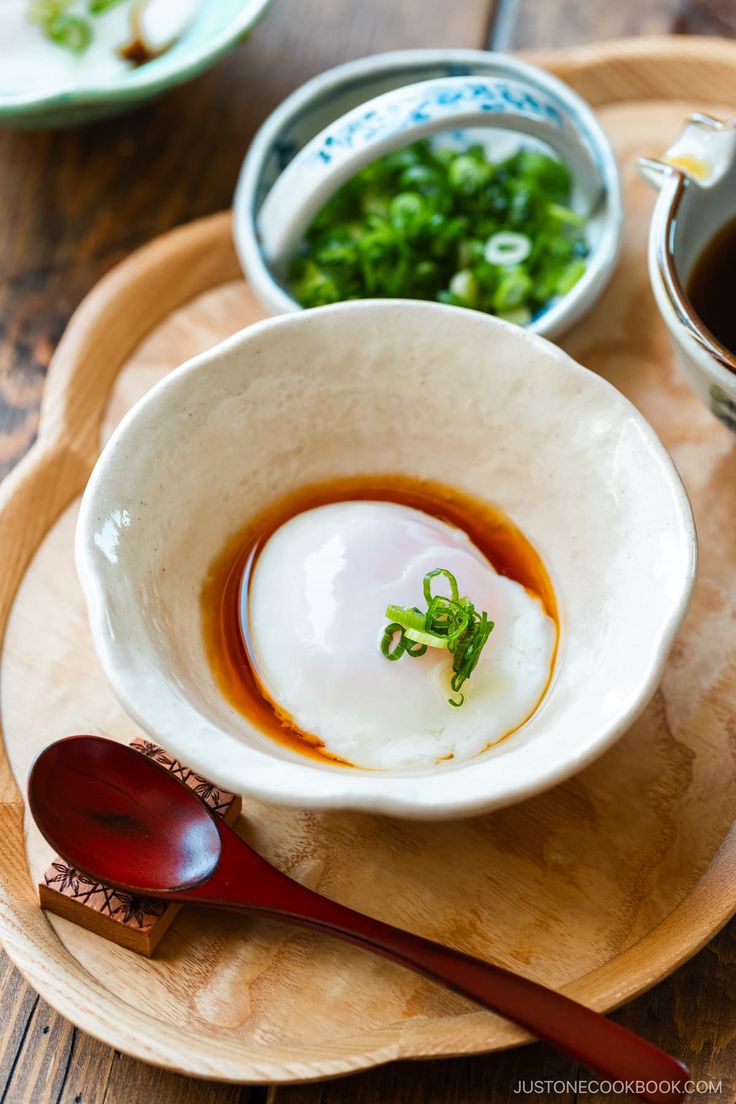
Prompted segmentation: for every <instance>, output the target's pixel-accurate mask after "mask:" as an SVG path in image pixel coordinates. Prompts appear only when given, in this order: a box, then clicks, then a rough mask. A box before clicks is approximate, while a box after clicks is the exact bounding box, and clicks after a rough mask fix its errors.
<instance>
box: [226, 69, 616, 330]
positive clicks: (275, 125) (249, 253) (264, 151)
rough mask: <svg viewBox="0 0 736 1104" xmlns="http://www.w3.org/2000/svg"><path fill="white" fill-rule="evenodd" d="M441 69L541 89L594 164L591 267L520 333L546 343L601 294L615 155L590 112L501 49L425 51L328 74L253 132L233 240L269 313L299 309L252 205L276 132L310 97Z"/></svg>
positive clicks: (612, 220) (610, 258) (612, 245)
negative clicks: (486, 72)
mask: <svg viewBox="0 0 736 1104" xmlns="http://www.w3.org/2000/svg"><path fill="white" fill-rule="evenodd" d="M448 65H449V66H454V65H460V66H475V67H476V68H477V67H483V68H488V67H489V66H491V65H493V66H495V67H497V68H498V69H499V70H502V71H501V72H498V73H496V75H497V76H503V75H507V76H509V77H515V78H517V79H522V80H524V79H525V80H526V81H528V82H530V83H531V84H532V85H536V86H541V87H542V88H544V89H545V91H546V92H547V93H548V94H550V95H552V96H554V97H556V98H557V99H558V100H560V101H562V103H563V104H564V106H565V108H566V110H567V111H568V112H569V113H570V114H571V115H572V117H573V119H574V120H575V121H576V122H577V123H578V124H579V125H580V127H581V130H583V131H584V132H585V134H586V136H587V139H588V141H589V142H590V144H591V146H592V147H593V149H594V150H595V154H596V159H597V161H598V163H599V169H600V176H601V185H602V190H603V194H604V195H605V197H606V217H605V223H604V226H603V230H602V233H601V238H600V241H599V243H598V245H597V247H596V249H595V253H594V255H593V258H592V262H591V263H590V264H589V265H588V266H587V268H586V271H585V273H584V274H583V276H582V277H581V279H580V280H579V281H578V282H577V284H575V286H574V287H573V288H572V289H571V290H570V291H569V292H568V293H567V294H566V295H563V296H562V298H561V299H560V300H559V301H558V302H557V303H555V304H554V306H552V307H550V308H549V309H548V310H545V311H544V313H543V314H542V315H540V317H539V318H538V319H537V320H536V321H534V322H532V323H531V324H530V325H528V326H525V327H524V329H525V330H526V332H527V333H532V334H540V335H542V336H545V337H557V336H559V335H560V334H561V333H563V332H564V331H565V330H567V329H568V328H569V327H570V326H572V325H573V323H574V322H576V321H577V320H578V319H579V318H580V317H581V316H582V315H583V314H584V313H586V311H587V310H588V309H589V308H590V307H592V306H593V304H594V303H595V302H596V300H597V299H598V297H599V296H600V295H601V294H602V293H603V291H604V289H605V287H606V285H607V283H608V281H609V279H610V277H611V275H612V273H613V270H614V267H615V265H616V261H617V260H618V256H619V251H620V248H621V227H622V223H623V197H622V186H621V175H620V172H619V168H618V162H617V161H616V156H615V154H614V152H613V149H612V147H611V144H610V142H609V140H608V137H607V135H606V133H605V131H604V130H603V127H602V126H601V124H600V123H599V122H598V119H597V117H596V115H595V112H594V111H593V109H592V107H590V105H589V104H588V103H587V102H586V101H585V100H584V99H583V98H582V96H580V95H579V94H578V93H577V92H576V91H575V90H574V89H573V88H571V87H570V86H569V85H567V84H565V82H564V81H562V80H560V79H559V78H558V77H556V76H554V75H553V74H552V73H549V72H548V71H547V70H546V69H542V68H541V67H540V66H538V65H534V64H532V63H531V62H528V61H523V60H521V59H520V58H517V57H515V56H513V55H511V54H508V53H504V52H503V51H491V50H476V49H469V48H464V47H453V48H451V49H447V50H443V49H438V48H435V47H430V48H420V49H409V50H394V51H389V52H386V53H381V54H371V55H368V56H367V57H362V58H356V59H354V60H352V61H347V62H343V63H342V64H341V65H336V66H334V67H332V68H330V69H327V70H325V71H324V72H322V73H319V74H317V75H316V76H314V77H312V78H311V79H310V80H308V81H306V82H305V83H304V84H302V85H300V86H299V87H298V88H297V89H296V90H295V91H294V92H292V93H291V94H290V95H289V96H287V97H286V99H285V100H283V101H282V102H281V103H280V104H279V105H278V107H276V108H275V110H274V111H273V112H271V114H270V115H269V116H268V117H267V118H266V119H265V120H264V122H263V123H262V124H261V126H260V127H259V128H258V130H257V131H256V133H255V135H254V136H253V139H252V141H251V143H250V145H249V147H248V151H247V153H246V155H245V158H244V160H243V164H242V167H241V170H240V174H239V176H238V182H237V185H236V188H235V195H234V199H233V237H234V239H235V246H236V251H237V253H238V257H239V259H240V263H241V266H242V268H243V271H244V272H245V275H246V277H247V278H248V280H249V281H250V282H251V283H252V284H253V286H254V289H255V290H256V292H257V293H258V295H259V296H260V297H261V298H262V300H263V302H264V303H266V305H267V306H268V308H269V309H270V310H273V311H276V312H278V313H285V312H287V311H301V310H302V307H301V306H300V305H299V304H298V303H297V302H296V300H295V299H293V298H292V297H291V296H290V295H289V294H288V292H287V291H286V290H285V289H284V288H283V287H282V285H281V284H280V283H279V281H278V280H277V279H276V278H275V277H274V276H273V275H272V273H271V271H270V269H269V267H268V265H267V264H266V262H265V260H264V258H263V254H262V251H261V248H260V244H259V238H258V231H257V227H256V221H255V205H256V200H257V197H258V189H259V185H260V177H261V173H262V168H263V164H264V162H265V160H266V157H267V156H268V154H269V151H270V149H271V146H272V144H273V141H274V139H275V138H276V137H277V136H278V134H279V132H280V131H281V130H282V128H283V127H284V126H285V125H286V123H287V122H288V120H290V119H293V118H295V117H298V115H299V114H300V113H301V112H302V111H303V110H304V109H305V108H306V107H308V106H309V104H310V103H311V102H312V100H313V99H315V98H316V97H317V96H319V97H324V95H325V93H326V92H327V91H330V90H334V89H336V88H338V87H343V86H346V85H349V84H351V83H355V82H356V80H361V81H363V80H365V79H367V78H370V77H380V76H382V75H386V74H388V73H391V72H393V71H397V70H399V71H401V70H405V71H406V72H407V75H408V74H409V73H411V72H412V71H414V70H417V69H420V68H422V67H428V66H432V67H436V66H440V67H442V66H448ZM415 79H416V80H419V79H422V78H421V77H416V78H410V79H407V83H413V82H414V80H415ZM427 301H430V300H427Z"/></svg>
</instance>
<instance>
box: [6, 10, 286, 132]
mask: <svg viewBox="0 0 736 1104" xmlns="http://www.w3.org/2000/svg"><path fill="white" fill-rule="evenodd" d="M0 3H2V0H0ZM269 3H270V0H216V2H212V0H208V2H207V3H202V4H201V5H200V8H199V13H198V15H197V16H196V18H195V20H194V22H193V23H192V25H191V26H190V27H189V29H188V30H187V31H186V33H185V34H184V35H182V37H181V38H180V39H179V41H178V42H176V43H175V44H174V45H173V46H172V47H171V49H169V50H167V51H166V52H165V53H164V54H162V55H161V56H160V57H157V58H154V59H153V60H152V61H149V62H147V63H146V64H145V65H141V66H140V67H138V68H136V69H131V70H129V71H128V72H126V73H122V74H120V75H116V76H114V77H110V78H108V79H106V80H104V81H97V82H94V83H90V84H89V85H84V84H82V83H79V82H78V83H76V84H75V86H74V87H62V86H60V87H58V88H53V87H52V88H49V87H47V86H46V87H43V88H42V89H38V88H36V89H28V88H8V87H5V86H4V84H3V67H2V44H1V43H0V126H14V127H50V126H70V125H75V124H79V123H87V122H92V121H94V120H95V119H101V118H104V117H105V116H107V115H115V114H119V113H120V112H122V111H127V110H128V109H130V108H134V107H138V105H139V104H141V103H143V102H144V101H145V100H148V99H151V98H152V97H153V96H157V95H159V94H160V93H162V92H165V91H166V90H167V89H168V88H172V87H174V85H177V84H181V83H183V82H184V81H187V80H190V79H191V78H192V77H196V76H197V75H198V74H199V73H201V72H203V71H204V70H205V69H208V68H209V67H210V66H211V65H214V63H215V62H216V61H217V60H218V59H219V58H220V57H222V55H223V54H224V53H226V52H227V50H229V49H230V48H231V47H233V46H235V45H237V43H238V42H240V41H242V39H243V37H244V36H245V35H246V34H247V33H248V32H249V31H250V30H251V28H252V27H253V26H254V24H255V23H257V21H258V20H259V18H260V17H261V15H262V14H263V13H264V12H265V10H266V8H267V7H268V5H269Z"/></svg>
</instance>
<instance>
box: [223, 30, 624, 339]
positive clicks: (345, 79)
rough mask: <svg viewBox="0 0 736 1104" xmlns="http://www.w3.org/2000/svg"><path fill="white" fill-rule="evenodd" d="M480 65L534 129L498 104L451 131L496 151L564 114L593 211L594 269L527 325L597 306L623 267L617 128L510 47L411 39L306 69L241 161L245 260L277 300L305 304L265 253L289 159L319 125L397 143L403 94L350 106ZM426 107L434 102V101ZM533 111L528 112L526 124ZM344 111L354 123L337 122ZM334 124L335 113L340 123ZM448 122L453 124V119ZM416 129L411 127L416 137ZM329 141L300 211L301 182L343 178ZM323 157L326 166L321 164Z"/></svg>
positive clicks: (573, 160) (282, 307)
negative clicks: (441, 46)
mask: <svg viewBox="0 0 736 1104" xmlns="http://www.w3.org/2000/svg"><path fill="white" fill-rule="evenodd" d="M473 76H478V77H481V78H483V79H484V80H486V79H487V80H489V81H491V82H492V84H493V85H494V86H496V87H503V86H507V87H506V91H507V92H508V95H509V111H510V112H513V114H514V115H515V116H517V117H518V119H519V130H520V131H526V133H518V132H515V131H511V130H507V129H499V126H503V125H504V124H508V123H509V119H508V118H507V119H506V120H502V119H501V115H500V114H499V113H497V112H490V113H489V115H488V116H487V117H488V119H489V121H488V125H487V126H486V127H485V128H483V129H479V128H477V129H476V128H473V129H469V130H464V131H463V132H462V133H454V132H453V140H454V141H456V142H462V141H463V140H464V138H463V135H464V136H465V139H467V141H469V142H480V143H482V144H484V145H485V147H486V149H487V151H488V155H489V156H490V157H491V158H493V159H496V160H498V159H503V158H504V157H507V156H509V155H510V154H511V153H513V152H514V151H515V150H516V149H518V148H519V147H520V146H531V147H533V148H538V147H539V145H540V143H539V142H538V141H537V140H536V139H535V138H534V137H533V135H535V134H541V133H544V132H545V131H544V130H540V129H539V119H538V116H540V115H544V114H545V112H546V113H547V114H548V115H549V117H550V118H554V119H556V122H555V124H554V125H553V126H549V127H547V128H546V129H549V130H550V132H551V133H554V132H555V131H556V132H557V139H556V141H557V142H558V145H559V148H560V149H561V151H563V155H565V158H566V160H568V161H569V163H570V166H571V168H573V170H574V172H573V175H574V178H575V186H574V194H573V206H574V207H575V208H576V209H577V210H579V211H581V212H588V211H591V217H590V219H589V221H588V225H587V231H586V232H587V237H588V244H589V248H590V255H589V258H588V264H587V270H586V272H585V274H584V275H583V277H582V278H581V279H580V280H579V281H578V283H577V284H576V285H575V286H574V287H573V288H572V289H571V291H569V292H568V293H567V295H564V296H562V297H561V298H560V299H558V300H556V301H555V302H553V303H551V304H550V305H549V306H547V307H546V308H545V309H544V310H543V311H541V312H540V313H539V315H538V316H537V317H536V318H534V319H533V320H532V321H531V323H530V324H529V326H528V327H527V329H528V330H530V331H531V332H532V333H539V334H542V335H544V336H545V337H557V336H559V335H560V334H561V333H563V332H564V331H565V330H567V329H569V327H570V326H572V325H573V324H574V323H575V322H576V321H577V320H578V319H580V318H581V317H582V316H583V315H584V314H585V313H586V312H587V311H588V310H590V308H591V307H592V306H593V304H594V303H595V302H596V300H597V299H598V298H599V296H600V295H601V293H602V292H603V290H604V288H605V287H606V285H607V283H608V281H609V279H610V277H611V275H612V273H613V269H614V267H615V263H616V259H617V256H618V247H619V238H620V227H621V219H622V205H621V185H620V181H619V174H618V168H617V165H616V158H615V156H614V153H613V151H612V149H611V146H610V143H609V141H608V138H607V137H606V135H605V134H604V132H603V129H602V128H601V126H600V124H599V123H598V120H597V119H596V117H595V115H594V113H593V111H592V110H591V109H590V108H589V107H588V105H587V104H586V103H585V101H584V100H582V99H581V98H580V96H578V95H577V93H575V92H574V91H573V90H572V89H571V88H569V87H568V86H567V85H566V84H564V83H563V82H562V81H560V80H558V79H557V78H556V77H553V76H551V75H550V74H549V73H546V72H544V70H542V69H539V68H537V67H536V66H534V65H529V64H528V63H526V62H523V61H520V60H519V59H518V58H515V57H511V56H509V55H506V54H497V53H490V52H488V51H485V50H464V49H453V50H401V51H397V52H395V53H387V54H377V55H374V56H372V57H366V58H360V59H358V60H356V61H350V62H347V63H346V64H344V65H339V66H336V67H335V68H334V69H329V70H327V72H325V73H321V74H320V75H319V76H317V77H314V78H313V79H312V80H310V81H307V83H306V84H304V85H302V86H301V87H300V88H298V89H297V90H296V91H295V92H293V93H292V94H291V95H290V96H289V97H287V99H286V100H284V102H283V103H282V104H281V105H280V106H279V107H278V108H277V109H276V110H275V111H274V112H273V114H271V115H270V116H269V117H268V119H267V120H266V121H265V123H264V124H263V126H262V127H261V128H260V130H259V131H258V133H257V134H256V136H255V137H254V139H253V141H252V142H251V144H250V147H249V149H248V153H247V156H246V158H245V161H244V162H243V168H242V171H241V174H240V179H239V181H238V187H237V190H236V193H235V201H234V209H233V215H234V222H233V232H234V236H235V243H236V246H237V249H238V254H239V257H240V260H241V263H242V266H243V270H244V272H245V274H246V276H247V277H248V280H249V281H250V283H251V285H252V287H253V289H254V290H255V292H256V294H257V295H258V297H259V298H260V300H261V301H262V303H263V304H264V306H266V308H267V309H268V310H270V311H273V312H283V311H293V310H300V309H301V308H300V306H299V304H298V303H297V302H296V300H295V299H293V298H292V296H291V295H290V293H289V291H288V288H287V287H285V285H284V283H283V281H281V280H280V279H279V275H278V273H277V272H275V271H272V268H271V267H270V266H269V264H268V263H267V261H266V258H265V256H264V250H263V247H262V244H261V238H260V234H259V217H260V214H261V212H262V210H263V209H264V203H265V201H266V198H267V196H268V195H269V193H270V192H271V189H272V188H273V186H274V184H275V183H276V182H277V180H279V178H280V176H281V174H282V173H283V172H284V170H285V169H287V167H289V166H291V164H292V162H294V161H295V159H298V156H299V155H300V153H301V152H302V151H305V152H306V151H307V147H308V146H309V144H310V143H311V142H312V140H314V139H315V138H316V136H317V135H319V134H320V133H322V135H323V137H324V138H325V139H327V140H329V141H332V142H333V145H332V146H331V147H330V148H331V149H333V150H334V148H335V145H336V144H341V143H342V144H344V136H342V137H341V135H342V132H343V131H344V130H345V129H346V128H347V130H348V131H349V133H350V144H351V146H355V147H358V146H360V147H361V149H362V150H365V149H366V148H367V146H371V147H372V148H375V152H376V156H378V155H379V154H380V153H381V152H382V151H383V150H384V149H385V148H390V147H391V145H392V144H394V143H393V142H392V139H391V134H390V132H391V130H392V129H396V128H399V129H401V130H402V133H403V132H404V130H403V129H402V128H406V125H407V116H406V113H402V111H401V110H398V111H396V110H395V109H396V108H401V100H399V101H398V102H394V101H393V98H390V101H391V102H390V103H387V102H385V100H384V99H382V100H381V101H378V102H379V103H380V104H382V105H383V106H382V107H381V127H376V126H375V125H374V124H375V114H374V112H371V119H370V124H369V125H366V123H365V120H364V119H363V120H361V119H360V118H358V120H357V122H358V126H357V129H356V126H355V125H354V123H355V117H354V115H349V113H350V112H354V110H355V109H356V108H358V107H359V105H364V106H365V105H366V104H367V101H372V100H373V98H374V97H378V96H380V97H384V94H386V93H390V92H394V91H396V90H398V89H404V91H405V93H406V94H407V95H409V89H408V88H407V87H406V86H409V85H414V84H416V82H420V81H435V82H436V81H438V80H441V81H446V80H448V79H449V80H450V81H454V80H457V79H458V78H462V77H466V78H470V81H469V83H470V84H472V77H473ZM521 89H523V90H524V93H523V94H522V92H521V91H520V90H521ZM442 98H443V97H441V96H440V97H439V98H437V97H435V98H434V100H433V105H432V106H431V107H430V108H429V111H430V113H431V114H432V115H433V116H434V115H435V114H436V113H437V111H438V110H439V111H440V113H442V111H443V110H444V109H442V107H441V104H440V103H439V101H440V100H442ZM512 104H513V105H515V106H514V107H513V108H512V106H511V105H512ZM374 106H375V105H374ZM487 106H488V105H487ZM445 107H446V105H445ZM422 110H423V112H424V111H426V110H427V105H426V103H423V108H422ZM524 115H526V116H527V120H526V124H525V123H524V121H523V118H522V116H524ZM346 116H347V119H346ZM358 116H360V112H359V113H358ZM340 119H342V123H345V124H346V126H345V127H343V126H342V125H341V124H339V123H336V120H340ZM350 120H353V121H350ZM535 120H536V122H535ZM435 121H436V120H435ZM331 124H336V125H335V127H332V126H331ZM446 125H447V127H448V128H449V129H450V130H452V129H453V128H452V120H451V119H450V120H447V124H446ZM410 129H412V128H410ZM432 129H433V124H431V123H430V124H428V125H427V127H426V128H425V130H426V132H429V131H430V130H432ZM412 134H414V130H413V129H412ZM412 134H408V133H407V136H406V141H407V142H409V141H410V139H411V137H412ZM552 140H553V139H550V141H552ZM343 152H344V151H343ZM323 153H324V151H323V150H322V151H317V154H318V155H317V160H316V162H313V163H312V165H311V170H314V168H315V165H316V168H317V170H318V171H317V172H314V171H311V170H310V171H309V172H308V173H307V174H306V175H305V174H304V173H300V174H299V179H298V181H297V182H296V184H295V187H296V188H297V190H299V191H300V194H299V195H298V196H296V195H295V196H294V197H293V203H294V207H295V210H296V212H297V215H298V214H299V212H303V211H311V210H312V207H313V196H312V195H311V194H310V195H304V194H301V190H303V189H304V188H305V187H306V188H307V189H308V190H309V192H310V193H312V192H313V193H314V194H315V195H317V194H319V196H320V200H321V201H324V199H325V198H326V195H327V192H328V191H329V189H327V191H326V190H325V187H326V184H327V183H328V181H327V180H326V179H324V180H323V179H322V177H323V176H324V177H325V178H327V177H329V178H330V180H331V181H332V183H333V184H334V182H335V179H339V177H335V175H334V173H333V168H334V166H331V165H328V164H324V165H323V166H322V167H320V165H319V160H320V156H321V155H322V154H323ZM308 167H309V166H308ZM320 168H322V169H323V170H324V171H319V170H320ZM343 168H345V166H344V165H343ZM291 179H293V178H292V176H291V174H289V180H291ZM286 181H287V178H286V177H285V181H284V182H285V183H286ZM290 188H291V184H290V183H289V186H288V187H286V188H285V189H280V190H278V191H277V193H276V198H277V200H278V204H280V203H282V202H285V199H289V198H290V196H289V190H290ZM284 191H285V192H286V197H285V196H284ZM271 206H272V210H271V214H273V205H271ZM296 221H297V222H298V218H297V219H296Z"/></svg>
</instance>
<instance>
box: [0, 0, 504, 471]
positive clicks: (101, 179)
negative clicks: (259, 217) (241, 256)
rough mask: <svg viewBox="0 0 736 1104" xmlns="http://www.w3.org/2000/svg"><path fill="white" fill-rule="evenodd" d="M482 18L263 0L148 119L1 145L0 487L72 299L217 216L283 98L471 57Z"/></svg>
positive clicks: (468, 2) (407, 5)
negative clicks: (181, 227) (342, 76)
mask: <svg viewBox="0 0 736 1104" xmlns="http://www.w3.org/2000/svg"><path fill="white" fill-rule="evenodd" d="M492 9H493V0H463V3H462V4H458V5H455V6H453V9H452V15H451V17H450V15H449V14H448V12H449V9H448V8H447V6H446V5H445V4H441V3H430V4H423V5H420V6H419V7H417V5H416V4H414V3H413V2H412V0H404V2H402V3H394V2H391V0H374V2H372V3H370V4H362V5H356V4H355V3H354V2H353V0H327V2H325V0H275V2H274V4H273V6H272V8H271V10H270V11H269V13H268V14H267V16H266V17H265V19H264V20H263V22H262V23H261V24H260V25H259V26H258V27H257V28H256V30H255V31H254V32H253V35H252V37H251V39H250V40H249V41H248V42H247V43H246V44H245V45H243V46H241V47H239V48H238V49H236V50H235V51H234V52H233V53H231V54H230V55H228V57H226V58H225V59H224V60H223V61H222V62H221V63H220V64H219V65H218V66H217V67H216V68H215V69H214V70H212V71H211V72H209V73H207V74H205V75H203V76H202V77H199V78H198V79H197V80H195V81H193V82H192V83H191V84H189V85H186V86H184V87H182V88H179V89H176V90H174V91H172V92H171V93H170V94H168V95H167V96H165V97H164V98H163V99H162V100H160V101H157V102H155V103H153V104H152V105H150V106H146V107H143V108H141V109H140V110H138V111H136V112H134V113H133V114H131V115H127V116H123V117H122V118H120V119H113V120H109V121H106V122H104V123H99V124H96V125H94V126H90V127H86V128H83V129H76V130H66V131H50V132H36V133H30V132H23V131H18V132H14V131H4V132H3V131H0V165H2V179H3V195H2V202H1V203H0V273H1V274H2V279H1V281H0V476H1V475H2V474H4V473H5V472H7V471H9V470H10V468H11V467H12V466H13V464H14V463H15V462H17V460H18V459H19V458H20V456H21V455H22V454H23V453H24V452H25V451H26V449H27V448H28V447H29V446H30V444H31V442H32V440H33V438H34V435H35V433H36V428H37V424H38V410H39V405H40V400H41V393H42V389H43V380H44V374H45V371H46V368H47V366H48V363H49V359H50V357H51V353H52V351H53V349H54V347H55V346H56V344H57V342H58V340H59V338H60V337H61V334H62V332H63V330H64V326H65V325H66V322H67V320H68V319H69V316H70V315H71V313H72V311H73V310H74V308H75V307H76V306H77V304H78V303H79V301H80V300H81V298H82V296H83V295H84V294H85V293H86V292H87V291H88V290H89V289H90V288H91V287H92V285H93V284H94V283H95V282H96V281H97V280H98V279H99V277H100V276H101V275H102V274H103V273H104V272H105V271H106V270H107V269H109V268H110V267H111V266H112V265H113V264H114V263H115V262H116V261H118V260H120V259H121V258H122V257H123V256H125V255H126V254H127V253H129V252H130V250H131V249H133V248H135V246H137V245H139V244H140V243H141V242H143V241H146V240H148V239H149V238H152V237H154V236H155V235H156V234H159V233H161V232H162V231H164V230H167V229H169V228H170V227H172V226H175V225H177V224H178V223H181V222H186V221H188V220H190V219H192V218H197V217H198V216H200V215H205V214H209V213H210V212H211V211H216V210H220V209H221V208H223V207H228V206H229V205H230V201H231V198H232V194H233V189H234V187H235V181H236V179H237V174H238V170H239V168H240V163H241V161H242V159H243V155H244V153H245V149H246V146H247V144H248V141H249V139H250V138H251V136H252V134H253V133H254V131H255V129H256V128H257V126H258V125H259V124H260V122H261V121H262V120H263V119H264V118H265V117H266V115H267V114H268V112H269V111H271V109H272V108H273V107H274V106H275V105H276V104H277V103H278V102H279V101H280V100H282V99H283V98H284V96H286V95H287V93H289V92H290V91H292V90H293V89H294V88H296V87H297V85H299V84H300V83H302V82H303V81H304V80H306V79H307V78H308V77H311V76H313V75H314V74H315V73H317V72H320V71H321V70H323V69H326V68H328V67H329V66H331V65H335V64H337V63H338V62H340V61H345V60H347V59H349V58H351V57H357V56H360V55H363V54H369V53H373V52H378V51H381V50H386V49H401V48H402V47H407V46H441V45H446V46H453V45H458V46H468V45H472V46H482V45H483V44H484V43H485V41H486V35H487V28H488V22H489V19H490V13H491V12H492ZM307 28H308V32H309V33H308V34H307V33H305V29H307Z"/></svg>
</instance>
